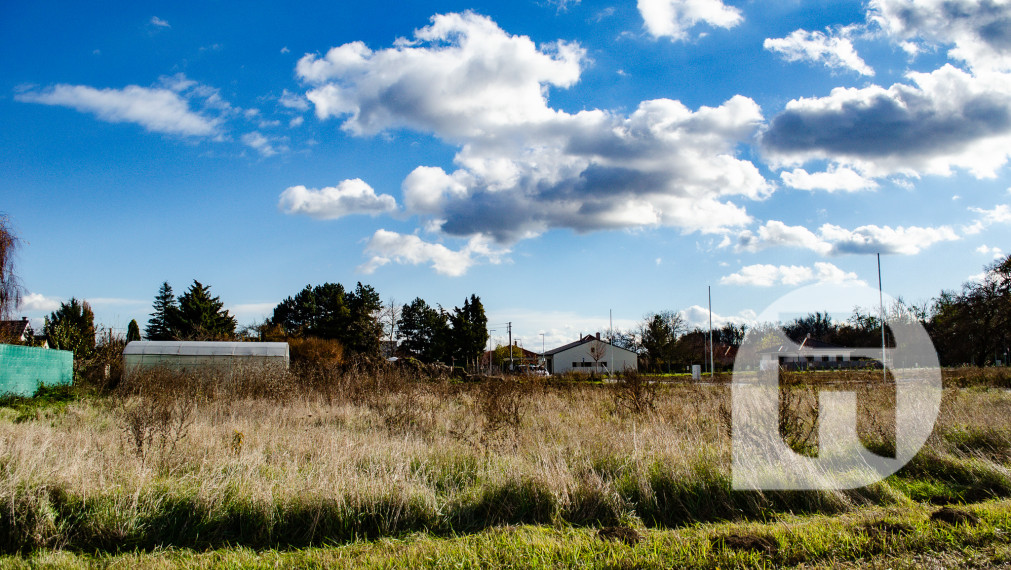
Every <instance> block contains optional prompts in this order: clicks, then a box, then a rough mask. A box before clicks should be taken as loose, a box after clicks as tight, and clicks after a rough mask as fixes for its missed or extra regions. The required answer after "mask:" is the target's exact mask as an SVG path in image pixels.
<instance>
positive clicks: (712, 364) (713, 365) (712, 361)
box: [709, 285, 716, 380]
mask: <svg viewBox="0 0 1011 570" xmlns="http://www.w3.org/2000/svg"><path fill="white" fill-rule="evenodd" d="M715 370H716V360H715V359H714V358H713V286H712V285H709V379H710V380H712V379H713V373H714V372H715Z"/></svg>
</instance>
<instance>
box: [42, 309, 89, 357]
mask: <svg viewBox="0 0 1011 570" xmlns="http://www.w3.org/2000/svg"><path fill="white" fill-rule="evenodd" d="M43 331H44V332H45V335H46V337H47V338H48V339H49V341H50V342H51V343H52V344H53V345H54V348H57V349H59V350H69V351H72V352H73V353H74V359H75V360H80V359H82V358H87V357H88V356H90V355H91V353H92V352H94V350H95V313H94V312H92V310H91V305H89V304H88V302H87V301H78V300H77V299H76V298H73V297H72V298H71V299H70V300H69V301H67V302H66V303H60V308H58V309H56V310H55V311H53V312H52V313H50V314H49V316H48V317H46V321H45V325H44V327H43Z"/></svg>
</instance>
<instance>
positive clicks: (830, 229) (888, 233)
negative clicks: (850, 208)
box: [737, 220, 959, 255]
mask: <svg viewBox="0 0 1011 570" xmlns="http://www.w3.org/2000/svg"><path fill="white" fill-rule="evenodd" d="M958 239H959V236H958V234H956V233H955V231H954V230H952V229H951V228H950V227H948V226H940V227H918V226H909V227H903V226H897V227H894V228H893V227H890V226H876V225H866V226H860V227H858V228H856V229H852V230H850V229H846V228H843V227H841V226H836V225H833V224H823V225H822V226H821V227H820V228H818V233H817V234H816V233H814V232H812V231H811V230H809V229H807V228H805V227H803V226H788V225H786V224H784V223H783V222H780V221H778V220H770V221H768V222H766V223H765V225H763V226H761V227H759V228H758V232H757V234H756V233H754V232H752V231H751V230H745V231H744V232H741V233H740V234H739V235H738V244H737V250H738V251H751V252H754V251H760V250H763V249H767V248H770V247H797V248H802V249H810V250H811V251H814V252H816V253H818V254H820V255H843V254H867V253H892V254H901V255H915V254H918V253H920V252H921V251H923V250H924V249H926V248H928V247H930V246H931V245H933V244H935V243H939V242H944V241H955V240H958Z"/></svg>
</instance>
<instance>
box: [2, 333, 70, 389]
mask: <svg viewBox="0 0 1011 570" xmlns="http://www.w3.org/2000/svg"><path fill="white" fill-rule="evenodd" d="M73 381H74V353H73V352H70V351H69V350H52V349H48V348H33V347H30V346H16V345H12V344H0V394H16V395H19V396H31V395H32V394H34V393H35V390H36V389H38V387H39V384H45V385H47V386H52V385H56V384H71V383H73Z"/></svg>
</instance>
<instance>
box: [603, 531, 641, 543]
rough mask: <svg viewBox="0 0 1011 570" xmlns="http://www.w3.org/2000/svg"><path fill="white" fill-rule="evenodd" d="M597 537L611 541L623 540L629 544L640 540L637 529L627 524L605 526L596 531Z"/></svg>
mask: <svg viewBox="0 0 1011 570" xmlns="http://www.w3.org/2000/svg"><path fill="white" fill-rule="evenodd" d="M597 538H599V539H601V540H609V541H611V542H624V543H625V544H627V545H629V546H634V545H636V544H638V543H639V541H640V540H642V536H641V535H640V534H639V531H637V530H635V529H634V528H629V527H627V526H605V527H604V528H601V529H599V530H598V531H597Z"/></svg>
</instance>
